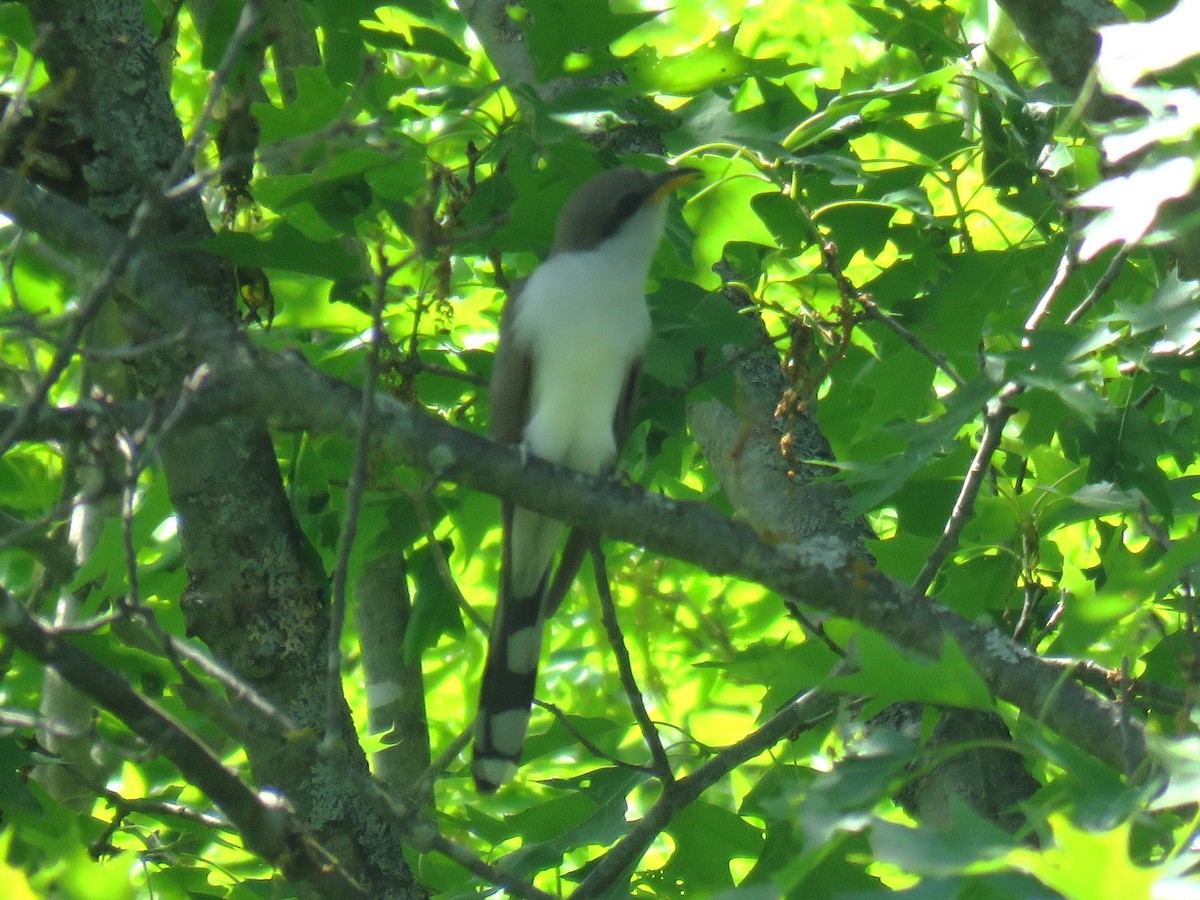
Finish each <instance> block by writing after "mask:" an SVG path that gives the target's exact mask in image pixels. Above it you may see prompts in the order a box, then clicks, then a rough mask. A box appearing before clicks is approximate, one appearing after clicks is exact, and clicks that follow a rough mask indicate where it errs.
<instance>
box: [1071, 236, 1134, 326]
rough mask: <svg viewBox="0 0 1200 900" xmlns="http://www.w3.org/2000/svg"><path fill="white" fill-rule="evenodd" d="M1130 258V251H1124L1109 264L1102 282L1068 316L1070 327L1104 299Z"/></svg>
mask: <svg viewBox="0 0 1200 900" xmlns="http://www.w3.org/2000/svg"><path fill="white" fill-rule="evenodd" d="M1128 258H1129V251H1128V250H1124V249H1123V250H1121V251H1120V252H1119V253H1117V255H1116V256H1114V257H1113V258H1112V261H1111V262H1109V264H1108V268H1107V269H1105V270H1104V274H1103V275H1101V276H1100V280H1099V281H1097V282H1096V284H1095V285H1094V286H1093V287H1092V289H1091V290H1090V291H1088V295H1087V296H1086V297H1084V298H1083V300H1082V301H1080V303H1079V305H1078V306H1076V307H1075V308H1074V309H1073V310H1071V312H1070V313H1069V314H1068V315H1067V318H1066V323H1067V324H1068V325H1074V324H1075V323H1076V322H1078V321H1079V320H1080V319H1082V318H1083V317H1084V316H1085V315H1086V314H1087V311H1088V310H1089V309H1091V308H1092V307H1093V306H1095V305H1096V301H1097V300H1099V299H1100V298H1101V297H1103V296H1104V294H1105V293H1106V292H1107V291H1108V289H1109V288H1110V287H1112V284H1113V282H1114V281H1116V280H1117V276H1118V275H1120V274H1121V269H1122V268H1123V267H1124V266H1125V260H1127V259H1128Z"/></svg>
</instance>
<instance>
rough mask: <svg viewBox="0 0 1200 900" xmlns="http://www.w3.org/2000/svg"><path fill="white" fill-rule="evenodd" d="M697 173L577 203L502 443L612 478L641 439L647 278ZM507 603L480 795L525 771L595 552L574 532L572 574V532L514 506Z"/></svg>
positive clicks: (641, 175)
mask: <svg viewBox="0 0 1200 900" xmlns="http://www.w3.org/2000/svg"><path fill="white" fill-rule="evenodd" d="M699 175H700V173H699V172H698V171H697V170H695V169H683V168H680V169H672V170H670V171H667V172H663V173H661V174H658V175H651V174H649V173H647V172H642V171H639V170H637V169H614V170H612V171H608V172H602V173H601V174H599V175H597V176H596V177H594V178H592V179H591V180H590V181H588V182H587V183H585V184H584V185H583V186H582V187H580V188H579V189H578V190H577V191H575V193H574V194H572V195H571V198H570V199H569V200H568V201H567V205H566V207H565V208H564V209H563V212H562V215H561V216H559V219H558V225H557V227H556V229H555V235H554V247H553V249H552V250H551V253H550V256H549V258H548V259H547V260H546V261H545V262H544V263H542V264H541V265H540V266H538V267H537V268H536V269H535V270H534V272H533V274H532V275H531V276H529V278H528V279H527V280H526V281H525V282H524V283H523V284H522V285H519V286H518V287H517V288H516V289H515V290H513V291H512V292H511V294H510V296H509V299H508V302H507V303H506V304H505V307H504V312H503V314H502V315H501V319H500V344H499V346H498V347H497V349H496V359H495V363H494V366H493V370H492V384H491V397H492V404H491V433H492V437H493V438H495V439H496V440H498V441H501V442H504V443H508V444H518V443H519V444H521V445H523V447H524V448H526V449H527V450H528V451H529V452H530V453H532V454H534V455H536V456H540V457H541V458H542V459H546V460H549V461H550V462H554V463H558V464H559V465H564V466H570V467H571V468H573V469H578V470H579V471H581V472H587V473H589V474H592V475H596V474H599V473H601V472H604V471H606V470H608V469H609V468H610V467H612V466H613V465H614V464H615V462H616V459H617V452H618V449H619V448H620V446H621V444H622V443H623V442H624V440H625V438H626V437H627V435H628V430H629V425H630V413H631V411H632V406H633V400H634V395H635V392H636V390H637V383H638V377H639V374H640V372H641V359H642V354H643V352H644V350H645V347H646V341H647V339H648V338H649V336H650V313H649V311H648V310H647V309H646V276H647V274H648V273H649V271H650V260H651V259H652V258H653V256H654V252H655V250H656V249H657V248H658V243H659V241H660V240H661V239H662V234H663V223H664V217H665V209H664V207H665V203H664V201H665V200H666V198H667V196H668V195H669V194H670V193H671V192H672V191H674V190H675V189H676V188H678V187H680V186H681V185H684V184H687V183H688V182H690V181H692V180H694V179H695V178H697V177H699ZM503 524H504V548H503V556H502V560H501V567H500V586H499V597H498V600H497V603H496V612H495V618H494V619H493V621H492V632H491V636H490V638H489V640H488V654H487V663H486V665H485V666H484V672H483V684H482V687H481V688H480V693H479V712H478V714H477V715H476V718H475V759H474V763H473V766H472V773H473V775H474V776H475V785H476V787H477V788H478V789H479V790H480V791H483V792H486V793H490V792H492V791H494V790H496V789H497V788H498V787H500V785H502V784H504V783H505V782H506V781H508V780H509V779H510V778H512V776H513V774H514V773H515V772H516V770H517V763H518V762H519V760H520V758H521V749H522V747H523V745H524V743H525V732H526V729H527V728H528V726H529V713H530V708H531V707H532V704H533V692H534V688H535V686H536V684H537V668H538V658H539V657H540V655H541V647H542V632H543V625H544V623H545V620H546V618H547V617H548V616H550V615H551V614H552V613H553V612H554V610H555V609H556V608H557V606H558V604H559V603H560V602H561V601H562V598H563V595H564V594H565V593H566V592H567V590H568V589H569V588H570V586H571V582H572V581H574V579H575V573H576V572H577V571H578V570H579V565H580V563H581V562H582V561H583V556H584V554H585V553H586V551H587V545H588V539H589V538H588V534H587V533H586V532H584V531H581V530H580V529H573V530H572V531H571V533H570V535H569V536H568V538H567V543H566V547H565V548H564V549H563V552H562V558H561V560H560V561H559V564H558V568H557V569H556V570H554V571H553V577H551V572H552V570H553V569H554V558H555V556H556V555H557V553H558V550H559V545H560V543H561V539H562V530H563V526H562V523H560V522H556V521H554V520H552V519H547V518H545V517H544V516H542V515H540V514H538V513H535V512H531V511H529V510H526V509H521V508H520V507H514V506H513V505H512V504H511V503H505V504H503Z"/></svg>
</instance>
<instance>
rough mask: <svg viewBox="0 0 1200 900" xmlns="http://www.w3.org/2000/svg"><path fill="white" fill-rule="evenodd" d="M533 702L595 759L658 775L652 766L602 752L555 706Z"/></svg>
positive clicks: (623, 767)
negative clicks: (556, 721)
mask: <svg viewBox="0 0 1200 900" xmlns="http://www.w3.org/2000/svg"><path fill="white" fill-rule="evenodd" d="M533 702H534V705H535V706H540V707H541V708H542V709H544V710H546V711H547V712H548V713H550V715H552V716H554V718H556V719H557V720H558V722H559V724H560V725H562V727H563V728H565V729H567V731H569V732H570V733H571V737H573V738H575V740H577V741H579V743H580V744H582V745H583V748H584V749H585V750H587V751H588V753H590V754H592V755H593V756H595V757H597V758H598V759H603V760H607V761H608V762H610V763H612V764H613V765H614V766H617V767H619V768H622V769H630V770H632V771H634V772H643V773H645V774H646V775H657V774H658V771H657V770H656V769H655V768H654V767H652V766H642V765H638V764H637V763H631V762H626V761H625V760H623V759H618V758H617V757H615V756H613V755H611V754H609V753H605V752H604V751H603V750H601V749H600V748H599V747H597V746H596V745H595V744H594V743H592V741H591V740H589V739H588V737H587V736H586V735H585V734H584V733H583V732H582V731H580V730H579V729H578V728H576V727H575V726H574V724H572V722H571V719H570V717H569V716H568V715H567V714H566V713H565V712H563V711H562V710H561V709H559V708H558V707H557V706H555V705H554V704H553V703H547V702H546V701H545V700H538V699H536V698H535V699H534V701H533Z"/></svg>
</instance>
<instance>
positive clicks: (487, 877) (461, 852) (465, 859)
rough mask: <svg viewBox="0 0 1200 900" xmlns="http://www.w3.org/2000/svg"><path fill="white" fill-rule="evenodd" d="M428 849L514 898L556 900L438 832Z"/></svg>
mask: <svg viewBox="0 0 1200 900" xmlns="http://www.w3.org/2000/svg"><path fill="white" fill-rule="evenodd" d="M428 847H429V849H430V850H436V851H437V852H438V853H440V854H442V856H445V857H446V858H447V859H451V860H453V861H454V862H456V863H458V864H459V865H460V866H462V867H463V868H464V869H466V870H467V871H468V872H470V873H471V874H473V875H475V876H477V877H478V878H479V879H480V880H482V881H483V882H484V883H485V884H492V885H495V886H496V887H502V888H504V889H505V890H507V891H508V892H509V894H511V895H512V896H514V897H524V898H527V900H556V898H555V897H554V896H553V895H552V894H547V893H546V892H545V891H542V890H539V889H538V888H536V887H534V886H533V885H532V884H530V883H529V882H527V881H522V880H521V879H519V878H517V877H516V876H514V875H510V874H509V873H508V872H505V871H504V870H503V869H501V868H499V867H497V866H493V865H491V864H490V863H488V862H485V861H484V860H483V859H481V858H480V857H479V856H477V855H476V854H474V853H472V852H471V851H470V850H468V849H467V848H466V847H464V846H463V845H462V844H458V843H455V842H454V841H452V840H450V839H449V838H448V837H446V836H445V835H443V834H441V833H440V832H437V831H434V832H433V833H432V834H430V835H429V837H428Z"/></svg>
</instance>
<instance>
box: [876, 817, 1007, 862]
mask: <svg viewBox="0 0 1200 900" xmlns="http://www.w3.org/2000/svg"><path fill="white" fill-rule="evenodd" d="M870 835H871V848H872V849H873V850H874V851H875V854H876V857H877V858H878V859H881V860H886V861H888V862H890V863H893V864H895V865H897V866H899V867H900V868H901V869H903V870H904V871H906V872H913V873H916V874H918V875H952V874H956V873H965V872H971V873H979V872H989V871H990V872H994V871H999V870H1001V869H1004V868H1007V857H1008V854H1010V853H1012V851H1013V850H1014V849H1016V848H1017V847H1019V846H1020V844H1019V842H1017V841H1016V839H1015V838H1013V836H1012V835H1010V834H1009V833H1008V832H1006V831H1004V830H1003V829H1001V828H999V827H997V826H996V825H994V824H992V823H991V822H989V821H987V820H986V819H984V818H982V817H980V816H979V815H977V814H976V813H974V812H972V811H971V810H970V809H969V808H968V807H967V806H966V805H965V804H963V803H962V802H960V801H958V800H956V799H953V798H952V799H951V801H950V822H949V823H948V824H947V825H946V826H945V827H943V828H929V827H924V828H908V827H906V826H903V825H897V824H895V823H892V822H875V823H874V824H872V826H871V830H870Z"/></svg>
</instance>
